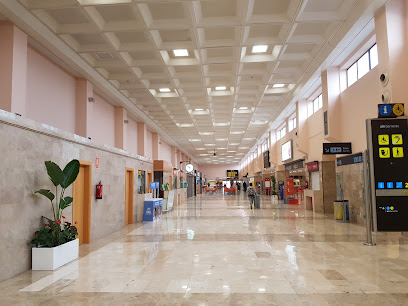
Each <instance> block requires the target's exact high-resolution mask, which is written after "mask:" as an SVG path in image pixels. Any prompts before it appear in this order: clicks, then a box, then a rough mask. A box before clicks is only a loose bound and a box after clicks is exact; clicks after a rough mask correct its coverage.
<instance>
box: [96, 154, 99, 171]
mask: <svg viewBox="0 0 408 306" xmlns="http://www.w3.org/2000/svg"><path fill="white" fill-rule="evenodd" d="M95 168H96V169H98V168H99V157H97V158H95Z"/></svg>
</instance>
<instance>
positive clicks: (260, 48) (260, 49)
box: [252, 45, 268, 53]
mask: <svg viewBox="0 0 408 306" xmlns="http://www.w3.org/2000/svg"><path fill="white" fill-rule="evenodd" d="M266 50H268V46H267V45H257V46H253V47H252V53H265V52H266Z"/></svg>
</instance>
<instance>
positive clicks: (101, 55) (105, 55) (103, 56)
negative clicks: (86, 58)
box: [96, 52, 113, 59]
mask: <svg viewBox="0 0 408 306" xmlns="http://www.w3.org/2000/svg"><path fill="white" fill-rule="evenodd" d="M96 56H97V57H99V59H113V56H112V55H111V54H110V53H109V52H96Z"/></svg>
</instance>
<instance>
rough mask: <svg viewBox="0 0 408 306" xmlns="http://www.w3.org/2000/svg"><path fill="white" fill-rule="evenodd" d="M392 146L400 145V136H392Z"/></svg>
mask: <svg viewBox="0 0 408 306" xmlns="http://www.w3.org/2000/svg"><path fill="white" fill-rule="evenodd" d="M392 144H393V145H394V146H395V145H402V134H392Z"/></svg>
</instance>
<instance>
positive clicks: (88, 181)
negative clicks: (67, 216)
mask: <svg viewBox="0 0 408 306" xmlns="http://www.w3.org/2000/svg"><path fill="white" fill-rule="evenodd" d="M79 164H80V166H84V167H85V171H86V172H88V173H86V172H85V177H84V207H83V214H84V224H83V225H82V228H83V231H84V233H83V240H84V241H81V244H84V243H90V242H91V211H92V209H91V208H92V162H89V161H84V160H80V161H79ZM87 174H88V175H87ZM76 188H77V187H76V184H75V182H74V184H73V191H72V194H73V195H74V194H75V189H76ZM74 201H75V199H74ZM74 210H75V208H74V203H73V207H72V221H73V222H75V220H74Z"/></svg>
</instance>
